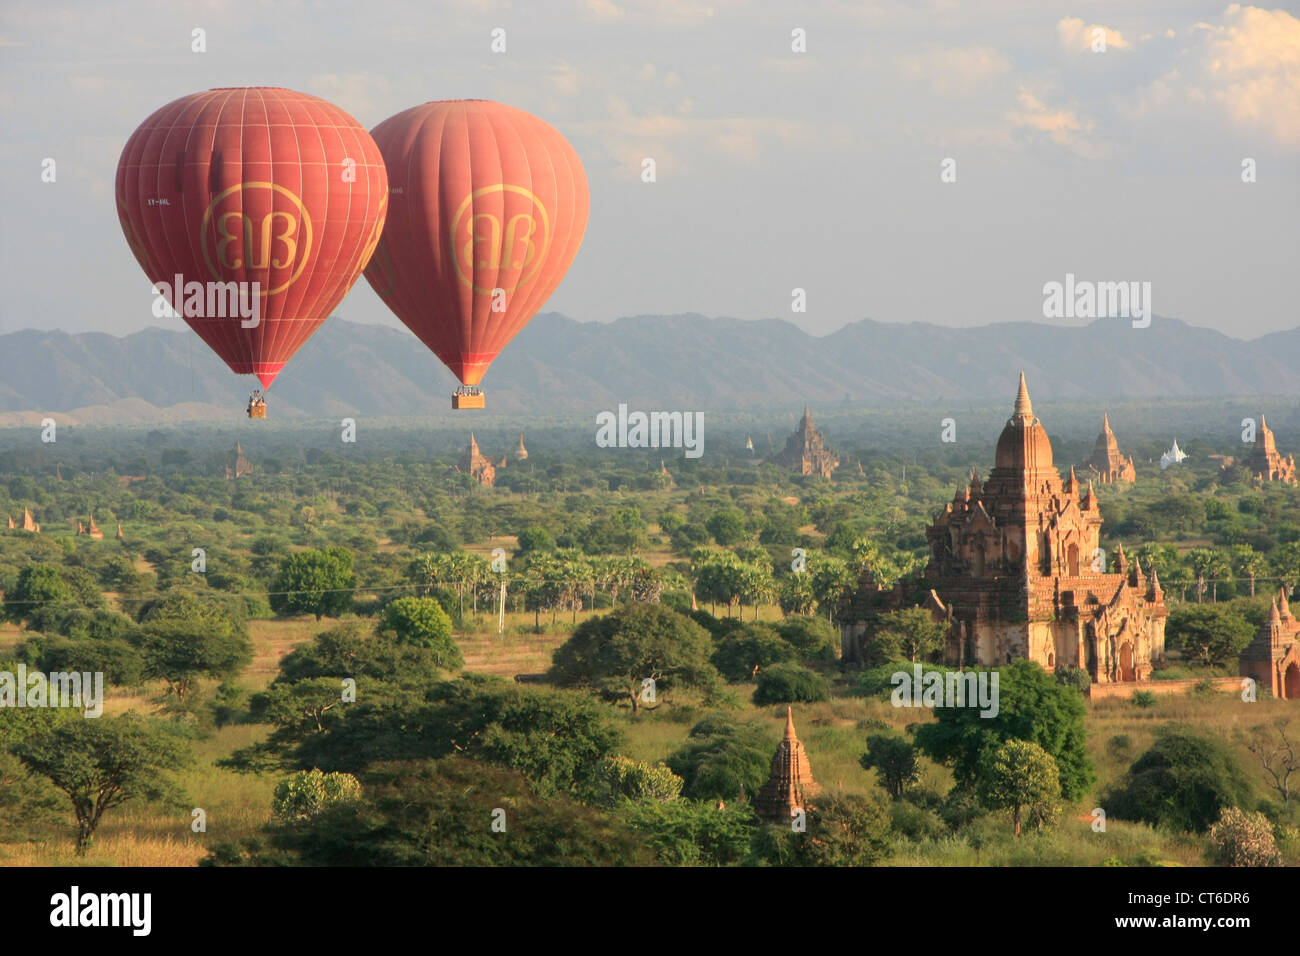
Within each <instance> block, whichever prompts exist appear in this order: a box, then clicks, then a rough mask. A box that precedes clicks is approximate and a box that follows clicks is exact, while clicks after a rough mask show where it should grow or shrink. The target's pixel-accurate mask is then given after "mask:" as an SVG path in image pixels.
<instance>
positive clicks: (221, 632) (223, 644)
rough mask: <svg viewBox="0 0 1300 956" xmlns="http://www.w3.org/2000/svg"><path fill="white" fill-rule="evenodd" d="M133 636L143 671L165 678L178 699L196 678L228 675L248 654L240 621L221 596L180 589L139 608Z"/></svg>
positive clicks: (238, 668)
mask: <svg viewBox="0 0 1300 956" xmlns="http://www.w3.org/2000/svg"><path fill="white" fill-rule="evenodd" d="M139 641H140V654H141V656H142V657H143V659H144V673H145V676H146V677H157V678H161V679H162V680H164V681H166V682H167V684H168V686H169V689H170V690H171V692H172V693H174V694H175V695H176V698H177V700H178V701H180V702H182V703H184V701H185V697H186V695H187V694H188V693H189V692H190V690H191V689H192V688H193V687H194V684H195V682H196V681H197V680H198V679H199V678H201V677H211V678H217V679H222V678H227V677H233V676H235V675H236V674H238V673H239V672H240V671H242V670H243V669H244V668H245V667H246V666H247V665H248V664H249V662H250V661H252V659H253V649H252V645H251V644H250V643H249V640H248V635H247V634H246V632H245V630H244V624H243V621H242V620H237V619H234V618H232V616H231V614H230V612H229V610H228V606H227V605H226V603H225V602H222V601H217V600H210V599H205V598H203V597H200V596H199V594H196V593H193V592H189V591H184V590H180V589H176V590H173V591H172V592H171V593H169V594H168V595H167V596H166V597H165V598H164V600H163V601H162V602H161V603H159V604H157V605H156V606H154V607H152V608H151V609H149V610H148V611H147V612H146V613H145V616H144V618H143V619H142V620H141V623H140V638H139Z"/></svg>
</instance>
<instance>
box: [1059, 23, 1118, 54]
mask: <svg viewBox="0 0 1300 956" xmlns="http://www.w3.org/2000/svg"><path fill="white" fill-rule="evenodd" d="M1098 30H1100V31H1101V32H1100V33H1098V32H1097V31H1098ZM1056 35H1057V36H1058V37H1060V40H1061V46H1063V47H1065V49H1067V50H1069V51H1070V52H1072V53H1079V52H1092V47H1093V44H1094V43H1096V42H1097V40H1098V39H1100V38H1101V37H1105V39H1106V49H1107V50H1111V49H1114V50H1127V49H1131V48H1132V44H1130V43H1129V42H1128V41H1127V40H1125V39H1124V34H1122V33H1120V32H1119V31H1118V30H1113V29H1111V28H1110V27H1104V26H1102V25H1101V24H1099V23H1084V22H1083V21H1082V20H1080V19H1079V18H1078V17H1065V18H1064V19H1062V20H1061V22H1060V23H1058V24H1057V25H1056Z"/></svg>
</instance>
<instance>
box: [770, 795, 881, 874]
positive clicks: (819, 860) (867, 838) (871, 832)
mask: <svg viewBox="0 0 1300 956" xmlns="http://www.w3.org/2000/svg"><path fill="white" fill-rule="evenodd" d="M806 823H807V831H806V832H804V833H796V832H794V831H793V829H792V828H791V827H790V825H789V824H780V825H777V826H768V827H763V828H762V829H761V830H760V831H759V832H758V833H757V834H756V835H755V840H754V844H755V855H756V856H757V857H758V858H759V859H760V860H762V861H763V862H766V863H770V864H774V865H779V866H875V865H876V864H877V863H880V862H881V861H882V860H884V859H885V858H887V857H888V856H889V854H890V851H891V849H892V830H891V824H890V813H889V801H888V800H887V799H886V797H885V796H884V794H882V793H880V792H878V791H877V792H873V793H872V794H870V795H869V796H861V795H859V794H836V793H828V794H824V795H823V796H822V797H821V799H820V801H819V802H818V804H817V806H815V807H812V808H810V809H809V810H808V811H807V820H806Z"/></svg>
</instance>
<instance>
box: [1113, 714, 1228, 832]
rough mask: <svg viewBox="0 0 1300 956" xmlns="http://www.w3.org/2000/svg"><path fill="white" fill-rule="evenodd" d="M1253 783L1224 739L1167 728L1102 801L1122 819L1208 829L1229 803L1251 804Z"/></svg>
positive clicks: (1198, 829) (1159, 824)
mask: <svg viewBox="0 0 1300 956" xmlns="http://www.w3.org/2000/svg"><path fill="white" fill-rule="evenodd" d="M1251 795H1252V794H1251V786H1250V781H1249V779H1248V778H1247V776H1246V774H1245V772H1244V771H1243V770H1242V769H1241V766H1240V764H1239V763H1238V762H1237V758H1236V757H1235V756H1234V754H1233V752H1232V751H1231V750H1230V749H1229V748H1228V746H1227V745H1226V744H1224V743H1223V742H1222V741H1219V740H1214V739H1212V738H1209V737H1202V736H1200V735H1199V734H1197V733H1196V732H1194V731H1193V730H1191V729H1190V728H1188V727H1180V726H1166V727H1161V728H1160V729H1159V730H1157V731H1156V740H1155V743H1153V744H1152V745H1151V749H1149V750H1148V751H1147V752H1146V753H1144V754H1142V756H1140V757H1138V759H1137V760H1135V761H1134V762H1133V765H1132V766H1131V767H1129V769H1128V772H1127V773H1126V774H1125V775H1124V779H1123V780H1122V781H1121V782H1120V783H1119V785H1118V786H1117V787H1115V788H1114V789H1113V790H1112V791H1111V792H1110V793H1108V794H1107V795H1106V797H1105V800H1106V802H1105V803H1104V804H1102V805H1103V806H1105V807H1106V808H1107V809H1108V810H1109V811H1110V813H1111V816H1113V817H1115V818H1116V819H1119V820H1140V821H1143V822H1145V823H1150V824H1152V825H1153V826H1162V825H1163V826H1168V827H1172V828H1174V829H1178V830H1186V831H1189V832H1196V833H1204V832H1205V831H1206V830H1208V829H1209V828H1210V827H1211V826H1212V825H1213V824H1214V823H1215V821H1217V820H1218V819H1219V817H1220V815H1221V814H1222V813H1223V810H1224V809H1225V808H1226V807H1235V806H1240V805H1242V804H1245V803H1248V802H1249V801H1250V799H1251Z"/></svg>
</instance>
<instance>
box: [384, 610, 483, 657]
mask: <svg viewBox="0 0 1300 956" xmlns="http://www.w3.org/2000/svg"><path fill="white" fill-rule="evenodd" d="M383 627H384V628H385V629H387V630H389V631H391V632H392V633H393V634H394V636H395V637H396V639H397V643H399V644H409V645H411V646H414V647H424V648H428V649H429V650H430V651H432V652H433V659H434V660H435V661H436V662H437V664H438V666H439V667H445V668H446V669H447V670H453V671H454V670H459V669H460V668H461V667H463V666H465V659H464V658H463V657H462V656H461V653H460V647H459V646H458V645H457V644H456V641H455V639H454V638H453V637H452V635H451V618H449V617H447V613H446V612H445V611H444V610H443V609H442V605H440V604H439V603H438V602H437V601H435V600H434V599H433V598H427V597H400V598H398V599H397V600H396V601H392V602H390V603H389V604H388V606H387V607H385V608H384V621H383Z"/></svg>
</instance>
